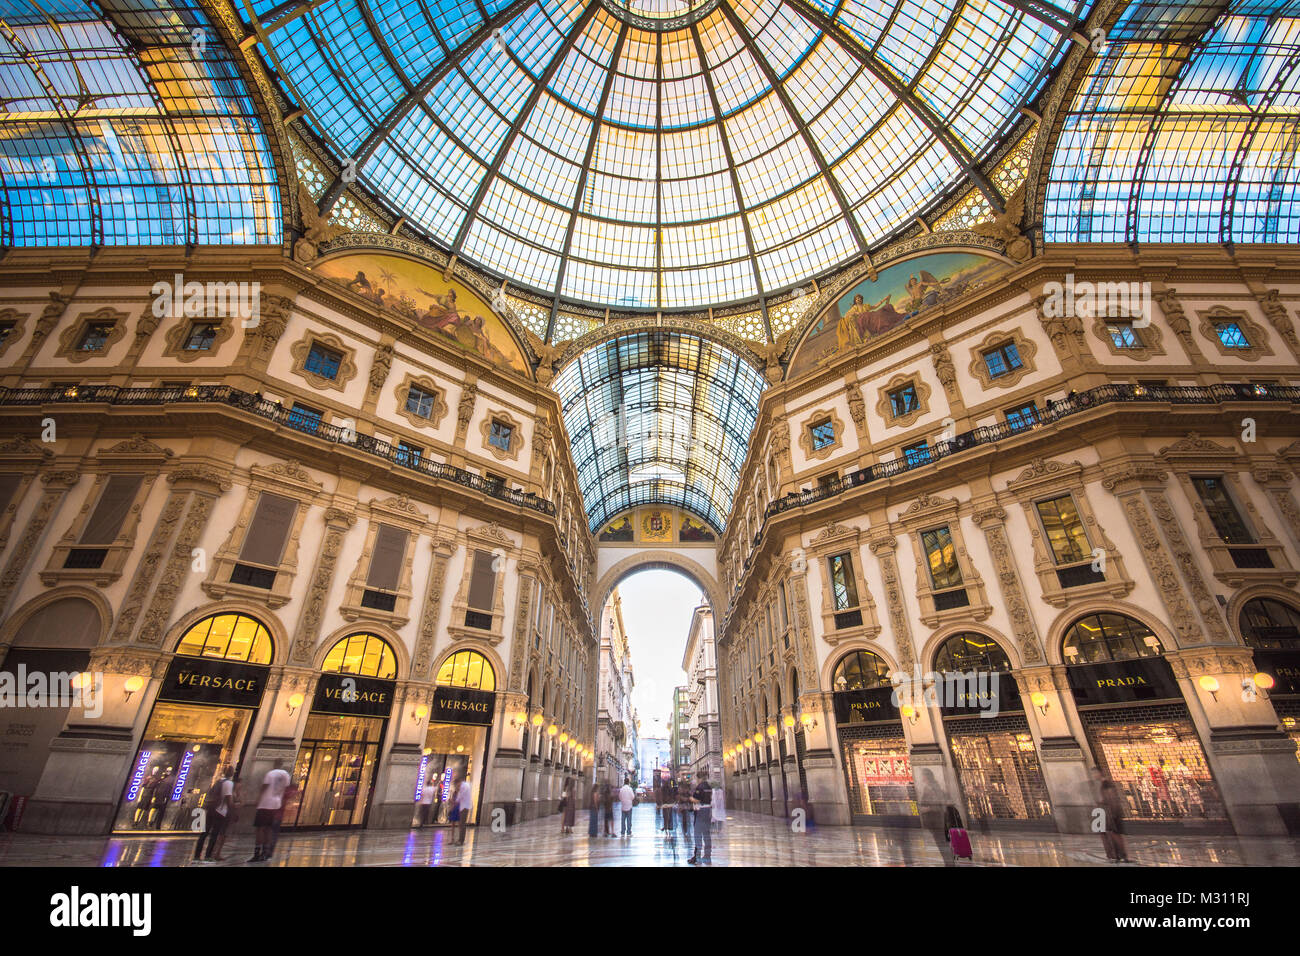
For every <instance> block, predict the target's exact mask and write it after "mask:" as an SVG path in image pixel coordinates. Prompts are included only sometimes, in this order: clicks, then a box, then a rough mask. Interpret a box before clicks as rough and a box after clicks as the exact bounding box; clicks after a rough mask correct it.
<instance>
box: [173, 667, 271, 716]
mask: <svg viewBox="0 0 1300 956" xmlns="http://www.w3.org/2000/svg"><path fill="white" fill-rule="evenodd" d="M269 671H270V668H269V667H262V666H260V665H257V664H241V663H239V662H238V661H224V660H213V659H211V658H206V657H181V656H177V657H174V658H173V659H172V663H171V666H170V667H168V668H167V676H166V677H165V678H163V685H162V690H160V691H159V692H158V699H159V700H170V701H176V702H179V703H185V704H224V705H227V706H232V707H256V706H257V705H258V704H260V703H261V702H262V691H264V690H265V689H266V675H267V673H268V672H269Z"/></svg>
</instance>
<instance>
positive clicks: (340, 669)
mask: <svg viewBox="0 0 1300 956" xmlns="http://www.w3.org/2000/svg"><path fill="white" fill-rule="evenodd" d="M321 670H323V671H335V672H337V673H340V674H357V675H359V676H361V677H379V678H382V679H383V680H394V679H396V677H397V657H396V656H395V655H394V654H393V649H392V648H391V647H390V646H389V645H388V642H387V641H385V640H384V639H383V638H381V637H376V636H375V635H374V634H353V635H351V636H350V637H345V638H343V640H341V641H339V642H338V643H337V644H335V645H334V646H333V647H332V648H330V652H329V654H327V655H326V657H325V663H324V664H322V665H321Z"/></svg>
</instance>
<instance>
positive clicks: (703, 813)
mask: <svg viewBox="0 0 1300 956" xmlns="http://www.w3.org/2000/svg"><path fill="white" fill-rule="evenodd" d="M577 795H578V789H577V784H576V783H575V782H574V781H572V780H569V781H566V782H565V784H564V789H563V791H562V792H561V794H560V832H561V833H566V834H567V833H572V832H573V828H574V826H575V824H576V823H577V817H578V799H577ZM589 797H590V799H589V800H588V804H587V814H588V816H587V836H589V837H595V836H602V835H603V836H607V837H613V836H614V810H615V808H618V811H619V815H620V827H619V834H620V836H624V837H629V838H630V837H631V836H632V808H633V807H635V806H636V805H637V804H638V803H640V798H639V797H638V796H637V793H636V791H635V790H634V789H633V788H632V780H631V778H630V777H629V778H627V779H625V780H624V781H623V785H622V786H621V787H619V788H618V789H617V790H615V789H614V788H613V786H612V785H611V784H608V783H605V784H600V783H596V784H592V787H591V793H590V795H589ZM654 800H655V808H656V813H657V814H658V815H659V817H660V819H661V821H662V822H661V825H660V827H659V829H660V830H661V831H664V832H667V833H668V834H669V837H668V839H669V840H672V839H673V838H674V836H675V829H676V828H675V818H678V817H679V818H680V819H681V827H682V834H683V835H684V836H685V837H687V838H689V837H690V835H691V830H692V828H693V829H694V831H695V844H694V846H695V852H694V855H692V856H691V858H690V860H688V861H687V862H688V863H700V862H704V863H708V862H711V860H712V855H713V830H714V829H716V828H718V827H721V826H722V821H723V820H725V819H726V816H727V811H726V805H725V803H726V802H725V796H724V792H723V791H722V790H721V789H718V788H714V787H713V785H712V784H710V783H709V775H708V773H706V772H704V771H701V772H700V773H699V774H698V775H697V781H696V783H695V786H694V787H692V786H691V784H690V781H689V780H685V781H682V782H681V783H680V784H679V783H676V782H674V781H673V780H671V779H664V780H660V781H658V782H656V783H655V787H654ZM602 821H603V824H604V827H603V830H602V828H601V824H602Z"/></svg>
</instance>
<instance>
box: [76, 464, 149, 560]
mask: <svg viewBox="0 0 1300 956" xmlns="http://www.w3.org/2000/svg"><path fill="white" fill-rule="evenodd" d="M143 481H144V477H143V476H142V475H114V476H113V477H112V478H109V479H108V481H107V482H106V483H105V485H104V493H103V494H102V495H100V497H99V504H98V505H96V506H95V510H94V512H93V513H92V514H91V516H90V520H89V521H87V522H86V526H85V527H84V528H83V529H82V531H81V539H80V540H79V541H78V544H112V543H113V541H114V539H116V538H117V535H118V532H120V531H121V530H122V524H123V522H125V521H126V516H127V514H128V513H129V512H130V510H131V505H132V504H134V503H135V496H136V494H137V493H138V492H139V491H140V484H141V482H143Z"/></svg>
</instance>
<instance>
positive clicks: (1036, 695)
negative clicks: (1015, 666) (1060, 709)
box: [1029, 690, 1052, 717]
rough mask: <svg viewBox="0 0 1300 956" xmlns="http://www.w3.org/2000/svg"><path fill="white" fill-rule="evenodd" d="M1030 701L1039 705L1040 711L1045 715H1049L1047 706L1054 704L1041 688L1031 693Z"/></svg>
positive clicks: (1036, 705)
mask: <svg viewBox="0 0 1300 956" xmlns="http://www.w3.org/2000/svg"><path fill="white" fill-rule="evenodd" d="M1029 702H1030V703H1031V704H1033V705H1034V706H1035V707H1037V708H1038V712H1039V713H1040V714H1042V715H1043V716H1044V717H1046V716H1047V708H1048V707H1051V706H1052V705H1051V702H1050V701H1048V699H1047V695H1046V694H1044V693H1043V692H1042V691H1041V690H1036V691H1034V692H1033V693H1032V694H1030V695H1029Z"/></svg>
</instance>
